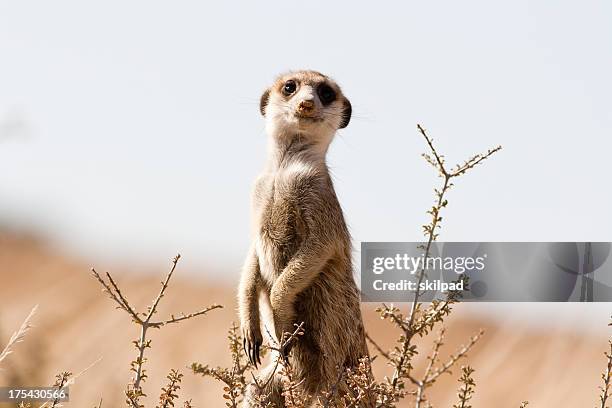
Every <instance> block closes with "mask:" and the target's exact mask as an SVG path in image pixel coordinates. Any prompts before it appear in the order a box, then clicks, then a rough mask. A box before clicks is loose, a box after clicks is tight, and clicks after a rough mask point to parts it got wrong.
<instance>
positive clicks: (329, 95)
mask: <svg viewBox="0 0 612 408" xmlns="http://www.w3.org/2000/svg"><path fill="white" fill-rule="evenodd" d="M317 92H318V94H319V99H321V103H322V104H323V105H329V104H330V103H332V102H333V101H335V100H336V91H334V89H333V88H332V87H331V86H329V85H327V84H321V85H320V86H319V88H318V89H317Z"/></svg>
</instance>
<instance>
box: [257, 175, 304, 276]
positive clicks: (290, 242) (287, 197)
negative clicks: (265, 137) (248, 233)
mask: <svg viewBox="0 0 612 408" xmlns="http://www.w3.org/2000/svg"><path fill="white" fill-rule="evenodd" d="M304 177H305V175H304V174H300V173H296V172H295V169H289V171H287V170H285V171H283V172H278V173H274V174H270V175H267V176H265V177H261V178H260V179H259V181H258V186H257V187H256V196H255V200H254V206H255V208H254V210H255V217H256V225H255V227H256V233H257V241H258V253H259V256H260V264H261V266H262V273H263V275H264V276H266V278H267V279H268V280H271V281H272V280H274V279H275V278H276V277H277V276H278V274H280V273H281V272H282V270H283V268H284V267H285V265H286V264H287V262H289V260H290V259H291V257H292V256H293V254H294V253H295V251H296V250H297V248H298V247H299V245H300V243H301V242H302V240H303V238H304V236H305V234H306V225H305V222H304V214H305V211H306V210H307V209H306V208H305V206H306V197H305V191H306V190H307V188H306V187H305V186H306V185H307V183H308V182H309V181H308V180H307V179H304Z"/></svg>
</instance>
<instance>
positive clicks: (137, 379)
mask: <svg viewBox="0 0 612 408" xmlns="http://www.w3.org/2000/svg"><path fill="white" fill-rule="evenodd" d="M180 258H181V256H180V255H177V256H176V257H175V258H174V259H173V260H172V267H171V268H170V271H169V272H168V274H167V275H166V278H165V279H164V281H163V282H162V286H161V288H160V291H159V293H158V294H157V297H156V298H155V299H154V300H153V302H152V303H151V306H149V307H148V308H147V311H146V312H145V313H138V312H137V311H136V310H135V309H134V308H133V307H132V306H131V305H130V303H129V302H128V300H127V298H126V297H125V296H124V295H123V293H122V292H121V290H120V289H119V285H117V283H116V282H115V280H114V279H113V277H112V276H111V275H110V274H109V273H108V272H107V273H106V274H105V275H106V279H104V278H103V277H102V276H100V274H99V273H98V272H97V271H96V270H95V269H92V274H93V276H94V277H95V278H96V280H97V281H98V282H99V283H100V284H101V285H102V287H103V290H104V292H106V294H107V295H108V296H109V297H110V298H111V299H112V300H113V301H115V303H117V305H118V308H119V309H122V310H124V311H125V312H126V313H127V314H129V315H130V317H131V318H132V320H133V321H134V322H135V323H136V324H137V325H139V326H140V336H139V338H138V340H135V341H134V345H135V347H136V349H137V350H138V356H137V357H136V359H135V360H134V361H132V362H131V364H130V365H131V371H133V372H134V378H133V380H132V382H131V384H130V385H128V389H127V390H126V392H125V394H126V398H127V399H126V402H127V403H128V404H129V405H130V406H132V407H133V408H141V407H142V405H141V403H140V398H141V397H144V396H145V394H144V392H143V390H142V382H144V381H145V380H146V378H147V374H146V370H145V369H144V363H145V362H146V360H147V359H146V357H145V350H146V349H147V348H150V347H151V340H148V339H147V330H148V329H149V328H155V329H158V328H161V327H163V326H164V325H166V324H170V323H179V322H181V321H183V320H187V319H191V318H193V317H196V316H201V315H204V314H206V313H208V312H209V311H211V310H213V309H218V308H221V307H222V306H221V305H217V304H213V305H211V306H209V307H207V308H204V309H202V310H200V311H198V312H194V313H189V314H181V315H180V316H179V317H175V316H174V315H171V316H170V318H169V319H165V320H161V321H152V318H153V315H154V314H155V313H156V312H157V308H158V306H159V303H160V301H161V299H162V298H163V297H164V295H165V293H166V290H167V289H168V284H169V283H170V279H171V278H172V275H173V274H174V271H175V270H176V266H177V264H178V261H179V259H180ZM174 374H176V375H173V373H171V374H170V375H169V376H168V378H169V379H170V380H171V382H172V380H176V381H175V383H174V385H177V384H178V382H180V377H179V376H182V375H181V374H178V372H177V373H174ZM171 376H172V378H170V377H171ZM169 387H170V385H169ZM169 389H170V388H169ZM174 391H176V390H174Z"/></svg>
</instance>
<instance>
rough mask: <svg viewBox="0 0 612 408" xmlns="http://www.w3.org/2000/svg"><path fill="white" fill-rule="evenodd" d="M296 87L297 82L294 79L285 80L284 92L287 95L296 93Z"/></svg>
mask: <svg viewBox="0 0 612 408" xmlns="http://www.w3.org/2000/svg"><path fill="white" fill-rule="evenodd" d="M296 89H297V84H296V83H295V81H294V80H293V79H290V80H288V81H287V82H285V84H284V85H283V94H285V96H289V95H291V94H292V93H294V92H295V90H296Z"/></svg>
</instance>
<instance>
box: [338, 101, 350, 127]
mask: <svg viewBox="0 0 612 408" xmlns="http://www.w3.org/2000/svg"><path fill="white" fill-rule="evenodd" d="M352 113H353V107H352V106H351V103H350V102H349V100H348V99H346V98H344V108H343V109H342V122H341V123H340V127H339V129H344V128H345V127H347V126H348V124H349V122H350V121H351V114H352Z"/></svg>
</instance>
